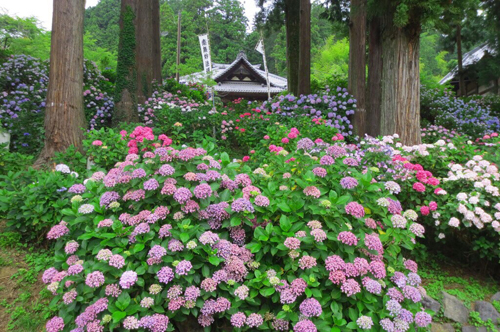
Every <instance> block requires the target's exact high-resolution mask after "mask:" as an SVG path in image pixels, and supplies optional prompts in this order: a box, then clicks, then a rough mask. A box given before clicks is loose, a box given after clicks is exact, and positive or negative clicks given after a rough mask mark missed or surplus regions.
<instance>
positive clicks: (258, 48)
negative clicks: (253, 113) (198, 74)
mask: <svg viewBox="0 0 500 332" xmlns="http://www.w3.org/2000/svg"><path fill="white" fill-rule="evenodd" d="M255 50H256V51H257V52H259V53H260V54H262V59H263V61H264V69H265V70H266V81H267V99H268V100H271V83H270V82H269V70H268V69H267V61H266V50H265V48H264V38H261V39H260V40H259V42H258V43H257V46H255Z"/></svg>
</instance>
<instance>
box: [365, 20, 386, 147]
mask: <svg viewBox="0 0 500 332" xmlns="http://www.w3.org/2000/svg"><path fill="white" fill-rule="evenodd" d="M380 34H381V31H380V19H379V18H378V17H372V18H371V20H370V33H369V38H370V39H369V45H368V85H367V87H366V106H367V114H366V132H367V133H368V135H370V136H373V137H377V136H378V135H380V118H381V103H382V69H383V61H382V38H381V35H380Z"/></svg>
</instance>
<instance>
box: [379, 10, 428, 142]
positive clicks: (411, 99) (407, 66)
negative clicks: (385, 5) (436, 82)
mask: <svg viewBox="0 0 500 332" xmlns="http://www.w3.org/2000/svg"><path fill="white" fill-rule="evenodd" d="M389 17H390V19H388V18H389ZM420 28H421V26H420V22H410V24H409V25H408V26H407V27H404V28H398V27H397V26H395V25H394V24H393V22H392V17H391V16H390V15H389V16H385V17H384V27H383V30H382V53H383V54H382V58H383V72H382V104H381V109H382V116H381V127H380V129H381V134H382V135H393V134H395V133H397V134H398V135H399V137H400V139H401V143H402V144H404V145H414V144H420V142H421V137H420V74H419V53H420V52H419V49H420Z"/></svg>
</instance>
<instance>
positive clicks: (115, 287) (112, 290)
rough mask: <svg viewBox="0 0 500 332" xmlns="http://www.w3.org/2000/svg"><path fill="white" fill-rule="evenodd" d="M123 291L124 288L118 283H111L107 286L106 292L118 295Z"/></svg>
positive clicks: (108, 294) (110, 294) (112, 295)
mask: <svg viewBox="0 0 500 332" xmlns="http://www.w3.org/2000/svg"><path fill="white" fill-rule="evenodd" d="M121 293H122V290H121V289H120V287H119V286H118V285H117V284H110V285H107V286H106V291H105V294H106V296H111V297H118V296H120V294H121Z"/></svg>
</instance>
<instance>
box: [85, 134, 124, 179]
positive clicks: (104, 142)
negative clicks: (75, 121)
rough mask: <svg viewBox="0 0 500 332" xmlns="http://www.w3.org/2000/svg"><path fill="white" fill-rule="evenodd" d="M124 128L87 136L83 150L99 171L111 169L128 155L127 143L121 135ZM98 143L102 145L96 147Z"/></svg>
mask: <svg viewBox="0 0 500 332" xmlns="http://www.w3.org/2000/svg"><path fill="white" fill-rule="evenodd" d="M123 128H124V127H123V126H120V127H119V128H115V129H111V128H101V129H100V130H90V131H89V132H87V133H86V134H85V139H84V140H83V148H84V149H85V153H86V156H87V157H88V158H89V160H90V162H91V163H92V164H95V167H97V168H98V169H110V168H112V167H113V166H114V165H115V164H116V163H117V162H119V161H120V160H123V158H124V157H125V156H126V155H127V151H128V149H127V141H125V140H124V139H123V137H122V135H120V130H123ZM96 141H98V142H100V143H101V144H100V145H96V144H95V143H94V142H96Z"/></svg>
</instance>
